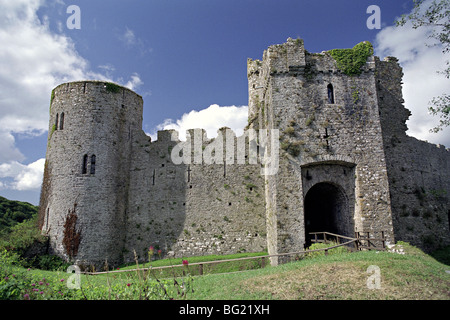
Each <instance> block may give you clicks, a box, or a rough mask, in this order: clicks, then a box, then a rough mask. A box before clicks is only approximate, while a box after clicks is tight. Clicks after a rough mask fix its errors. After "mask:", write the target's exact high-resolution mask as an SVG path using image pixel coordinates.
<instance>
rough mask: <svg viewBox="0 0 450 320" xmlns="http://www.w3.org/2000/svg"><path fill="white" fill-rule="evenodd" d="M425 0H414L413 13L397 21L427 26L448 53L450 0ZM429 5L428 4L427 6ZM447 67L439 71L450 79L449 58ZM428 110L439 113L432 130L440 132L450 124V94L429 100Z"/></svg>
mask: <svg viewBox="0 0 450 320" xmlns="http://www.w3.org/2000/svg"><path fill="white" fill-rule="evenodd" d="M425 3H426V2H425V1H424V0H414V9H413V11H412V13H411V14H409V15H403V16H402V17H401V18H400V19H398V20H397V21H396V24H397V27H401V26H404V25H406V23H407V22H411V24H412V27H413V28H414V29H417V28H420V27H425V28H427V30H430V31H431V32H428V35H429V38H432V39H434V40H437V41H438V42H439V44H440V45H441V47H442V53H443V54H444V55H445V54H448V53H449V52H450V19H449V18H448V17H449V13H450V1H449V0H439V1H438V0H435V1H432V2H428V3H427V4H425ZM426 5H427V6H426ZM446 63H447V68H446V69H445V70H443V71H438V73H440V74H443V75H444V76H445V77H446V78H447V79H450V61H448V60H447V62H446ZM428 111H429V112H430V113H431V114H433V115H435V116H436V115H439V116H440V121H439V124H438V125H437V126H436V127H434V128H432V129H431V130H430V132H435V133H437V132H439V131H441V130H443V129H444V128H445V127H448V126H449V125H450V115H449V113H450V96H449V95H448V94H446V93H444V94H442V95H441V96H437V97H434V98H433V99H432V100H431V101H430V102H429V107H428Z"/></svg>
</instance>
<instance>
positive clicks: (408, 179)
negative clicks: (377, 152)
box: [376, 58, 450, 251]
mask: <svg viewBox="0 0 450 320" xmlns="http://www.w3.org/2000/svg"><path fill="white" fill-rule="evenodd" d="M376 63H377V71H378V72H377V75H376V76H377V87H378V91H379V94H378V103H379V106H380V117H381V119H382V122H381V125H382V132H383V143H384V148H385V150H386V151H385V152H386V160H387V169H388V177H389V188H390V193H391V202H392V213H393V224H394V228H395V238H396V240H397V241H398V240H402V241H406V242H409V243H411V244H412V245H417V246H420V247H422V248H423V249H424V250H427V251H431V250H434V249H436V248H438V247H440V246H445V245H449V244H450V227H449V219H450V205H449V203H450V167H449V164H450V151H449V150H448V149H446V148H445V147H444V146H439V145H434V144H430V143H427V142H425V141H420V140H417V139H415V138H413V137H409V136H408V135H407V134H406V130H407V126H406V120H407V119H408V117H409V116H410V112H409V110H407V109H406V108H405V107H404V106H403V98H402V86H401V78H402V75H403V73H402V70H401V68H400V66H399V65H398V63H397V59H396V58H388V59H386V60H385V61H379V60H378V59H377V60H376Z"/></svg>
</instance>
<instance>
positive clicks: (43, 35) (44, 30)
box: [0, 0, 142, 190]
mask: <svg viewBox="0 0 450 320" xmlns="http://www.w3.org/2000/svg"><path fill="white" fill-rule="evenodd" d="M44 5H46V1H45V0H14V1H11V0H0V44H1V45H0V92H1V95H0V150H1V151H0V164H1V165H2V166H10V165H11V166H13V167H14V168H15V169H14V170H18V169H22V170H23V172H20V173H17V174H16V175H15V176H14V179H18V180H17V181H16V180H15V181H16V182H15V184H13V185H11V184H9V183H5V182H2V186H3V187H5V185H6V186H12V187H14V188H15V189H17V190H25V189H27V188H30V187H34V186H35V181H34V180H33V179H32V178H33V177H36V174H35V173H36V171H33V170H32V167H29V166H32V165H33V164H35V163H36V162H34V163H31V164H29V165H28V166H27V165H22V164H20V162H21V161H24V158H25V157H24V156H23V154H22V153H21V152H20V150H18V148H17V147H16V145H15V140H14V136H13V133H21V134H26V135H33V136H36V135H42V134H44V133H45V132H46V131H47V130H48V108H49V103H50V93H51V90H52V89H53V88H54V87H56V86H57V85H59V84H60V83H63V82H67V81H76V80H87V79H95V80H107V81H114V80H112V77H111V72H112V71H114V70H113V69H111V68H113V67H112V66H109V68H108V69H107V70H106V69H104V70H103V71H107V72H106V75H104V74H100V73H95V72H93V71H92V70H90V67H89V63H88V61H87V60H85V59H84V58H83V57H81V56H80V55H79V54H78V52H77V51H76V49H75V44H74V42H73V41H72V39H71V38H69V37H68V36H66V35H64V34H62V33H58V34H57V33H54V32H52V31H51V30H50V28H49V18H48V17H47V16H45V17H43V18H42V19H39V17H38V15H37V11H38V10H39V8H40V7H42V6H44ZM52 5H55V3H52ZM59 5H60V6H61V5H62V4H61V2H60V4H59ZM119 80H120V79H119ZM117 82H118V83H119V84H120V83H122V82H121V81H117ZM123 82H125V81H123ZM141 84H142V81H141V79H140V78H139V75H138V74H136V73H134V74H132V76H131V79H130V80H129V81H128V82H127V83H126V85H127V86H128V87H130V88H132V89H135V88H136V87H138V86H139V85H141ZM14 172H16V171H14ZM8 177H10V178H11V175H10V176H8Z"/></svg>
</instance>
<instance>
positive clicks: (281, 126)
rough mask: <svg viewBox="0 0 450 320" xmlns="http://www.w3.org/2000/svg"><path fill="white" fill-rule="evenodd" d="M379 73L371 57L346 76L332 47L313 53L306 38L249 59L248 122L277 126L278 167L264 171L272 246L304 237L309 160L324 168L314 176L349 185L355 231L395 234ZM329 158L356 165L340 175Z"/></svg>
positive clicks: (293, 244) (296, 244) (298, 242)
mask: <svg viewBox="0 0 450 320" xmlns="http://www.w3.org/2000/svg"><path fill="white" fill-rule="evenodd" d="M374 73H375V64H374V61H373V57H372V58H369V60H368V62H367V63H366V65H365V66H364V67H363V71H362V73H361V74H360V75H358V76H349V75H347V74H344V73H343V72H342V70H339V69H338V68H337V67H336V61H335V60H334V59H333V58H332V57H331V56H330V55H329V54H328V53H322V54H310V53H308V52H306V51H305V49H304V47H303V41H301V40H292V39H288V41H287V43H285V44H282V45H275V46H271V47H269V49H268V50H266V51H265V52H264V55H263V60H262V61H258V60H255V61H253V60H249V61H248V76H249V97H250V102H249V116H250V120H249V122H250V124H249V126H250V127H254V128H260V127H263V128H270V129H278V130H279V133H280V148H281V154H280V169H279V172H278V174H277V175H276V176H272V177H268V178H267V187H268V189H269V190H270V191H269V192H268V193H267V194H268V197H269V198H268V199H267V206H268V207H267V209H268V212H267V215H268V222H267V223H268V228H269V229H270V228H272V229H271V230H272V231H269V229H268V247H269V252H273V253H275V252H286V251H288V250H291V251H292V250H295V249H302V247H303V245H304V243H305V229H304V203H303V202H304V196H305V195H306V192H305V191H304V189H305V186H306V182H305V177H304V175H305V174H306V170H304V168H307V167H310V166H315V167H316V168H319V169H317V170H316V172H317V175H319V176H315V177H314V176H313V179H315V181H317V183H318V182H329V183H335V184H339V185H341V187H342V185H344V186H343V187H342V188H343V189H349V187H346V186H345V185H349V186H352V187H351V188H353V189H354V190H353V192H352V191H348V192H346V193H347V197H349V199H350V201H354V205H352V207H351V208H350V210H353V212H352V219H353V225H354V226H355V231H384V232H385V233H386V234H387V236H388V237H389V238H390V239H391V240H393V229H392V220H391V211H390V196H389V185H388V180H387V172H386V162H385V154H384V147H383V141H382V134H381V127H380V119H379V113H378V105H377V95H376V85H375V75H374ZM330 84H331V85H332V86H333V100H334V101H329V97H328V90H327V88H328V85H330ZM324 165H344V166H347V167H349V168H350V169H351V170H349V171H347V173H346V174H344V172H343V171H342V173H341V176H336V175H334V174H332V173H331V172H330V173H326V170H324V168H323V167H322V168H321V166H324ZM302 168H303V170H302ZM352 168H354V169H352ZM352 170H354V173H351V177H350V176H349V175H348V174H349V173H350V172H352ZM320 172H321V173H320ZM311 175H312V173H311ZM339 180H341V181H347V182H339V183H338V182H335V181H339ZM302 181H303V182H302ZM307 187H308V188H309V186H307ZM351 188H350V189H351ZM352 198H353V199H354V200H351V199H352ZM323 231H326V230H323Z"/></svg>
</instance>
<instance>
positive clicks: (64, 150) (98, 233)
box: [39, 81, 143, 267]
mask: <svg viewBox="0 0 450 320" xmlns="http://www.w3.org/2000/svg"><path fill="white" fill-rule="evenodd" d="M142 114H143V101H142V97H141V96H139V95H138V94H136V93H134V92H133V91H131V90H129V89H127V88H124V87H121V86H118V85H116V84H113V83H107V82H100V81H82V82H71V83H65V84H61V85H59V86H58V87H56V88H55V89H54V90H53V91H52V96H51V103H50V123H49V131H48V132H49V134H48V145H47V155H46V163H45V171H44V179H43V185H42V191H41V200H40V213H39V217H40V219H39V223H40V227H41V229H42V232H43V233H44V234H47V235H48V236H49V237H50V247H51V251H52V252H53V253H55V254H57V255H59V256H61V257H63V258H64V259H65V260H67V261H71V262H73V263H76V264H78V265H85V266H88V265H96V266H97V267H98V266H101V265H104V264H105V262H106V257H108V261H107V262H108V264H109V266H111V265H114V264H116V263H119V262H120V261H121V259H122V253H123V245H124V241H125V233H124V232H121V231H123V230H124V228H125V219H126V214H127V207H128V189H129V170H130V168H129V164H130V161H131V145H132V141H133V134H134V133H135V132H136V130H142Z"/></svg>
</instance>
